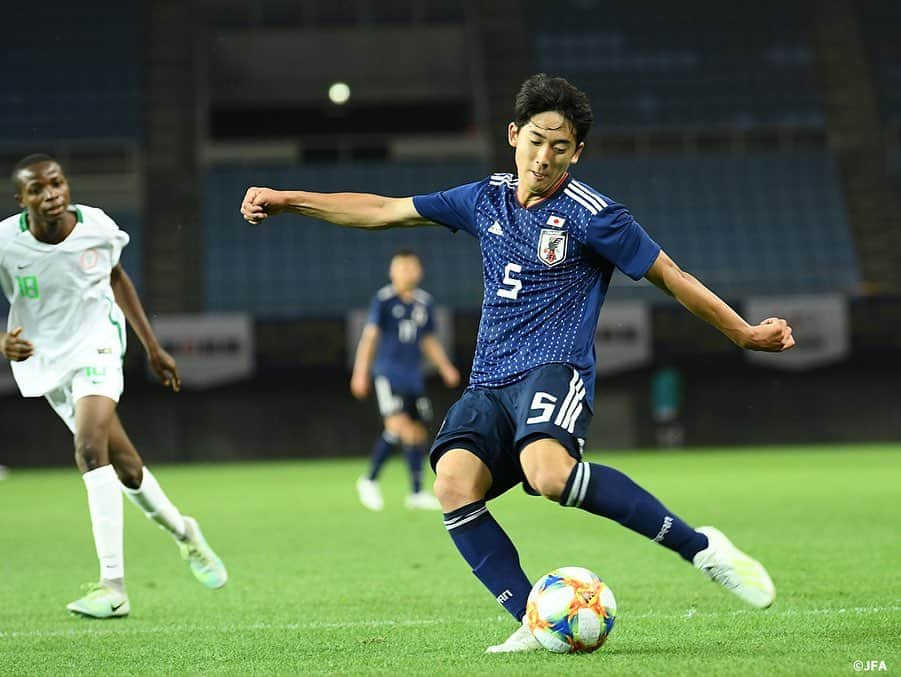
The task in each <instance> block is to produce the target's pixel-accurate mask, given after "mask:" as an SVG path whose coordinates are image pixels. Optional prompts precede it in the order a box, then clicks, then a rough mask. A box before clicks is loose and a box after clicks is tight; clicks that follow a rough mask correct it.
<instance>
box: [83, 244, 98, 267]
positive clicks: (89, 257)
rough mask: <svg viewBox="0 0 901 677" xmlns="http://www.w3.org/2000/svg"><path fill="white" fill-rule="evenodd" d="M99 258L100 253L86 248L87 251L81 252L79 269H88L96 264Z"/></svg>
mask: <svg viewBox="0 0 901 677" xmlns="http://www.w3.org/2000/svg"><path fill="white" fill-rule="evenodd" d="M99 260H100V254H98V253H97V250H96V249H88V250H87V251H84V252H82V254H81V269H82V270H83V271H85V272H87V271H89V270H90V269H91V268H93V267H94V266H96V265H97V261H99Z"/></svg>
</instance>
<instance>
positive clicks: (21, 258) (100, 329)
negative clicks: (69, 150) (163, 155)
mask: <svg viewBox="0 0 901 677" xmlns="http://www.w3.org/2000/svg"><path fill="white" fill-rule="evenodd" d="M69 209H70V210H71V211H74V212H75V216H76V224H75V227H74V228H73V229H72V232H71V233H69V236H68V237H67V238H66V239H65V240H63V241H62V242H60V243H58V244H47V243H46V242H41V241H40V240H37V239H36V238H35V237H34V236H33V235H32V234H31V232H30V231H29V230H28V218H27V213H26V212H22V213H21V214H17V215H16V216H11V217H9V218H7V219H4V220H3V221H0V287H2V288H3V293H4V294H5V295H6V298H7V299H8V300H9V304H10V311H9V321H8V329H10V330H11V329H15V328H16V327H19V326H21V327H23V331H22V334H21V336H22V338H24V339H26V340H28V341H31V343H32V344H33V345H34V354H33V355H32V356H31V357H29V358H28V359H27V360H24V361H22V362H12V363H11V364H12V371H13V375H14V376H15V378H16V383H18V385H19V390H21V391H22V394H23V395H24V396H25V397H38V396H40V395H44V394H45V393H47V392H49V391H51V390H54V389H55V388H58V387H60V386H61V385H62V384H63V383H64V382H65V381H66V380H67V379H69V378H71V376H72V373H73V372H74V371H76V370H78V369H83V368H88V367H98V368H101V367H107V366H121V363H122V357H123V355H124V354H125V317H124V315H123V313H122V310H121V309H120V308H119V306H117V305H116V301H115V298H114V296H113V290H112V287H111V286H110V273H111V272H112V269H113V268H114V267H115V266H116V264H117V263H119V256H120V254H121V253H122V248H123V247H125V245H127V244H128V234H127V233H126V232H124V231H122V230H120V229H119V227H118V226H117V225H116V223H115V221H113V220H112V219H111V218H110V217H108V216H107V215H106V214H105V213H104V212H103V210H101V209H97V208H95V207H88V206H85V205H73V206H71V207H70V208H69Z"/></svg>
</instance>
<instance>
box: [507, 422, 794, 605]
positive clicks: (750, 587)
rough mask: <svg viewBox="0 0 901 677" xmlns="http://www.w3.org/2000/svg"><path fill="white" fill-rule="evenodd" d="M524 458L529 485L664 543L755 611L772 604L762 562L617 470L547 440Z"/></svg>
mask: <svg viewBox="0 0 901 677" xmlns="http://www.w3.org/2000/svg"><path fill="white" fill-rule="evenodd" d="M520 460H521V461H522V467H523V471H524V473H525V476H526V478H527V479H528V481H529V483H530V484H531V485H532V486H533V487H534V488H535V489H536V490H537V491H538V492H539V493H541V494H542V495H543V496H545V497H547V498H550V499H551V500H554V501H557V502H559V503H560V504H561V505H563V506H572V507H578V508H582V509H583V510H586V511H588V512H590V513H593V514H595V515H601V516H603V517H607V518H609V519H612V520H614V521H616V522H619V523H620V524H622V525H623V526H624V527H627V528H629V529H631V530H632V531H636V532H638V533H640V534H642V535H643V536H646V537H647V538H649V539H651V540H652V541H654V542H655V543H660V544H661V545H662V546H664V547H666V548H669V549H670V550H672V551H674V552H676V553H678V554H679V555H680V556H681V557H682V558H683V559H684V560H686V561H687V562H690V563H692V564H693V565H694V566H695V567H696V568H698V569H700V570H701V571H703V572H704V573H705V574H706V575H707V576H708V577H709V578H710V579H711V580H713V581H715V582H717V583H719V584H720V585H722V586H723V587H725V588H726V589H727V590H729V591H730V592H732V593H734V594H735V595H737V596H738V597H739V598H740V599H742V600H743V601H745V602H747V603H748V604H750V605H752V606H754V607H757V608H766V607H768V606H770V605H771V604H772V603H773V600H774V599H775V596H776V591H775V588H774V586H773V582H772V580H771V579H770V576H769V574H768V573H767V571H766V569H765V568H764V567H763V565H762V564H760V562H758V561H757V560H755V559H752V558H751V557H749V556H748V555H746V554H745V553H743V552H742V551H741V550H739V549H738V548H736V547H735V546H734V545H733V544H732V542H731V541H729V539H728V538H726V537H725V536H724V535H723V534H722V533H721V532H720V531H718V530H717V529H714V528H713V527H701V528H700V529H693V528H692V527H690V526H689V525H688V524H687V523H686V522H684V521H683V520H682V519H680V518H679V517H678V516H677V515H675V514H674V513H673V512H672V511H670V510H668V509H667V508H666V506H664V505H663V504H662V503H661V502H660V501H659V500H657V498H655V497H654V496H653V495H651V494H650V493H649V492H647V491H646V490H645V489H643V488H641V487H640V486H638V485H637V484H636V483H635V482H633V481H632V480H631V479H629V478H628V477H627V476H626V475H624V474H623V473H621V472H619V471H618V470H615V469H614V468H610V467H608V466H604V465H600V464H597V463H587V462H581V463H577V462H576V460H575V459H574V458H573V457H572V456H571V455H570V453H568V452H567V451H566V449H564V447H563V445H562V444H560V443H559V442H558V441H557V440H553V439H549V438H545V439H539V440H536V441H535V442H532V443H531V444H528V445H527V446H526V447H525V448H524V449H523V450H522V452H521V454H520Z"/></svg>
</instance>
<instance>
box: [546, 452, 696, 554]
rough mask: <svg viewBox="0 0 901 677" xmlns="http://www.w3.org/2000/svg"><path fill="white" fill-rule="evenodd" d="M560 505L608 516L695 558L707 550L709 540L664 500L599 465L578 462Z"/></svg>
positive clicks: (620, 474)
mask: <svg viewBox="0 0 901 677" xmlns="http://www.w3.org/2000/svg"><path fill="white" fill-rule="evenodd" d="M560 505H564V506H573V507H576V508H582V509H583V510H587V511H588V512H590V513H593V514H595V515H601V516H602V517H607V518H609V519H612V520H614V521H616V522H619V523H620V524H622V525H623V526H624V527H626V528H628V529H631V530H632V531H637V532H638V533H639V534H642V535H643V536H646V537H648V538H650V539H651V540H652V541H654V542H655V543H660V544H661V545H663V546H664V547H666V548H669V549H670V550H673V551H675V552H678V553H679V555H681V556H682V558H683V559H685V560H687V561H689V562H691V560H692V558H693V557H694V556H695V555H696V554H697V553H698V552H700V551H701V550H703V549H704V548H706V547H707V537H706V536H704V535H703V534H699V533H698V532H696V531H695V530H694V529H692V528H691V527H690V526H688V524H686V523H685V522H683V521H682V520H681V519H680V518H679V517H677V516H676V515H674V514H673V513H672V512H671V511H669V510H667V508H666V506H664V505H663V504H662V503H661V502H660V501H658V500H657V499H656V498H655V497H654V496H652V495H651V494H650V493H648V492H647V491H645V490H644V489H642V488H641V487H640V486H638V485H637V484H635V482H633V481H632V480H631V479H629V478H628V477H626V476H625V475H624V474H623V473H621V472H620V471H619V470H615V469H614V468H610V467H608V466H605V465H599V464H597V463H585V462H583V463H577V464H576V465H575V467H574V468H573V470H572V473H571V474H570V476H569V479H568V480H567V482H566V487H565V488H564V490H563V495H562V496H561V497H560Z"/></svg>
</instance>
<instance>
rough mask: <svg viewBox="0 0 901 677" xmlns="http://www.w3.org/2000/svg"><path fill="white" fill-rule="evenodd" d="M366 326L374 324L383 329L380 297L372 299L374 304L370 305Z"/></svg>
mask: <svg viewBox="0 0 901 677" xmlns="http://www.w3.org/2000/svg"><path fill="white" fill-rule="evenodd" d="M366 324H374V325H375V326H376V327H378V328H379V329H381V328H382V302H381V301H380V300H379V297H378V296H373V297H372V303H370V304H369V315H368V316H367V317H366Z"/></svg>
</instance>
